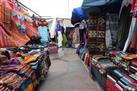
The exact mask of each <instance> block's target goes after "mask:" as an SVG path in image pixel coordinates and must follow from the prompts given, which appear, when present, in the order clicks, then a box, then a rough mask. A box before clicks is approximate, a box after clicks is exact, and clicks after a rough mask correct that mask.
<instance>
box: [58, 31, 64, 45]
mask: <svg viewBox="0 0 137 91" xmlns="http://www.w3.org/2000/svg"><path fill="white" fill-rule="evenodd" d="M57 33H58V37H57V39H58V47H61V46H62V40H63V38H62V33H61V31H58V32H57Z"/></svg>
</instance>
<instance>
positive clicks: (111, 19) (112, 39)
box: [105, 13, 118, 48]
mask: <svg viewBox="0 0 137 91" xmlns="http://www.w3.org/2000/svg"><path fill="white" fill-rule="evenodd" d="M117 30H118V15H117V14H111V13H107V14H106V33H105V43H106V48H111V47H115V46H116V41H117Z"/></svg>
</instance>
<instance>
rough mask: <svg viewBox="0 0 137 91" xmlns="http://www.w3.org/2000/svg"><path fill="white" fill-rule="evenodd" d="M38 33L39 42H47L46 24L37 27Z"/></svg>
mask: <svg viewBox="0 0 137 91" xmlns="http://www.w3.org/2000/svg"><path fill="white" fill-rule="evenodd" d="M38 33H39V34H40V37H41V39H40V41H41V43H43V44H44V43H47V42H49V33H48V30H47V27H46V26H39V27H38Z"/></svg>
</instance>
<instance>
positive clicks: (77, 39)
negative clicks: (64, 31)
mask: <svg viewBox="0 0 137 91" xmlns="http://www.w3.org/2000/svg"><path fill="white" fill-rule="evenodd" d="M79 43H80V35H79V28H78V27H76V28H75V29H74V33H73V44H79Z"/></svg>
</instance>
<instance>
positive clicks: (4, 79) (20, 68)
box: [0, 45, 51, 91]
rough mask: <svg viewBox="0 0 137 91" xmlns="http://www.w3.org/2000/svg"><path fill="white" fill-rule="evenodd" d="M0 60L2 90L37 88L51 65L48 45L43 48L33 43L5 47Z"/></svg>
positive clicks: (21, 90)
mask: <svg viewBox="0 0 137 91" xmlns="http://www.w3.org/2000/svg"><path fill="white" fill-rule="evenodd" d="M11 55H12V56H11ZM0 60H1V63H0V86H1V87H0V89H1V91H12V90H17V91H35V90H37V89H38V86H39V83H40V82H41V81H42V80H45V79H46V77H47V73H48V70H49V67H50V65H51V62H50V58H49V52H48V50H47V47H46V48H44V49H41V48H39V47H38V46H37V47H36V46H35V47H34V46H33V45H32V46H30V45H29V46H27V47H21V48H8V49H6V50H5V49H4V51H2V52H1V55H0ZM14 79H15V80H14Z"/></svg>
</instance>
